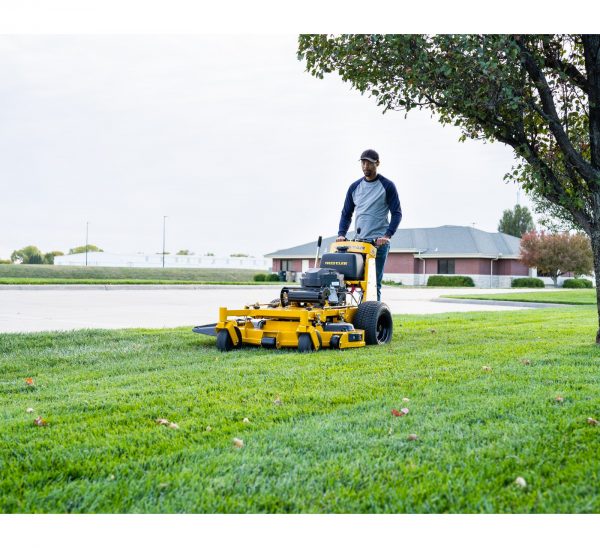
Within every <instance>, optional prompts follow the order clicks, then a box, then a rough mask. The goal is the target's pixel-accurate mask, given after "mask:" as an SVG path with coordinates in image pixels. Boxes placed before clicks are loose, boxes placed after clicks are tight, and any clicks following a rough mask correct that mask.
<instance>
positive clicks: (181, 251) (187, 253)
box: [177, 249, 193, 255]
mask: <svg viewBox="0 0 600 548" xmlns="http://www.w3.org/2000/svg"><path fill="white" fill-rule="evenodd" d="M177 255H193V253H190V250H189V249H180V250H179V251H178V252H177Z"/></svg>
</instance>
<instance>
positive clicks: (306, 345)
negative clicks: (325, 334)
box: [298, 333, 315, 352]
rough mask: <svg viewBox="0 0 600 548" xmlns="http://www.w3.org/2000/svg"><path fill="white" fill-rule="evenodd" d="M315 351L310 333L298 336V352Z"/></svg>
mask: <svg viewBox="0 0 600 548" xmlns="http://www.w3.org/2000/svg"><path fill="white" fill-rule="evenodd" d="M314 349H315V347H314V345H313V342H312V339H311V338H310V335H309V334H308V333H300V335H298V352H312V351H313V350H314Z"/></svg>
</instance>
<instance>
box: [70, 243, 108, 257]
mask: <svg viewBox="0 0 600 548" xmlns="http://www.w3.org/2000/svg"><path fill="white" fill-rule="evenodd" d="M86 247H87V252H88V253H91V252H93V251H99V252H103V251H104V249H100V248H99V247H98V246H95V245H92V244H88V245H87V246H85V245H80V246H79V247H74V248H72V249H69V255H75V254H76V253H85V250H86Z"/></svg>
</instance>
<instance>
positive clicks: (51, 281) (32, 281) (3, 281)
mask: <svg viewBox="0 0 600 548" xmlns="http://www.w3.org/2000/svg"><path fill="white" fill-rule="evenodd" d="M281 283H282V282H255V281H208V280H201V281H193V280H127V279H114V278H113V279H106V280H103V279H100V278H98V279H85V278H82V279H75V278H70V279H69V278H67V279H65V278H0V285H199V284H200V285H280V284H281Z"/></svg>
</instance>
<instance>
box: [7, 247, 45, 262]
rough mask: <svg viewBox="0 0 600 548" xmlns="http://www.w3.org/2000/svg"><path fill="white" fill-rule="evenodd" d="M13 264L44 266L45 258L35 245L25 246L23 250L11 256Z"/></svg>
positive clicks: (14, 252) (18, 250)
mask: <svg viewBox="0 0 600 548" xmlns="http://www.w3.org/2000/svg"><path fill="white" fill-rule="evenodd" d="M10 260H11V261H12V262H13V263H21V264H42V263H43V262H44V256H43V254H42V252H41V251H40V249H39V248H38V247H36V246H34V245H28V246H25V247H24V248H23V249H16V250H15V251H13V252H12V253H11V255H10Z"/></svg>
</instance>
